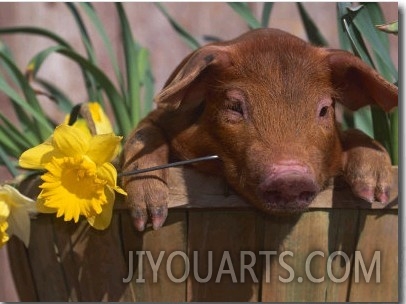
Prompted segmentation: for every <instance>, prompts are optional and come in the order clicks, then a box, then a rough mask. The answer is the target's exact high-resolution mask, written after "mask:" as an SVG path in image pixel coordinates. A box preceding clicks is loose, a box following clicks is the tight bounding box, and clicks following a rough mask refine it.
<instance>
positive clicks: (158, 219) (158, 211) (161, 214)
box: [148, 205, 168, 230]
mask: <svg viewBox="0 0 406 304" xmlns="http://www.w3.org/2000/svg"><path fill="white" fill-rule="evenodd" d="M148 209H149V212H150V216H151V221H152V229H154V230H158V229H159V228H161V227H162V225H163V224H164V222H165V220H166V217H167V216H168V206H166V205H164V206H157V207H156V206H151V207H149V208H148Z"/></svg>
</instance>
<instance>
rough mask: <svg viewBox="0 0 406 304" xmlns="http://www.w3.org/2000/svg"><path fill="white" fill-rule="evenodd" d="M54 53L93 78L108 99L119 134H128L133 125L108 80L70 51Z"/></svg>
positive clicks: (96, 68) (90, 63)
mask: <svg viewBox="0 0 406 304" xmlns="http://www.w3.org/2000/svg"><path fill="white" fill-rule="evenodd" d="M55 52H57V53H59V54H62V55H64V56H66V57H68V58H70V59H71V60H73V61H74V62H76V63H77V64H79V65H80V66H81V67H82V68H83V69H85V70H86V71H87V72H89V73H90V74H91V75H92V76H93V77H94V78H95V80H96V81H97V83H98V85H100V87H101V88H103V90H104V92H105V93H106V95H107V97H108V99H109V102H110V104H111V106H112V109H113V112H114V116H115V117H116V118H117V125H118V127H119V132H120V134H121V135H124V136H126V135H127V134H129V133H130V132H131V130H132V128H133V127H134V125H132V124H131V120H130V116H129V113H128V111H127V109H126V107H125V103H124V99H123V97H122V96H121V95H120V94H119V92H118V91H117V89H116V88H115V87H114V85H113V83H112V82H111V81H110V79H109V78H108V77H107V76H106V75H105V74H104V73H103V72H102V71H101V70H100V69H99V68H98V67H97V66H95V65H94V64H93V63H92V62H90V61H89V60H87V59H86V58H84V57H82V56H81V55H79V54H77V53H76V52H74V51H72V50H69V49H66V48H63V47H60V48H58V49H55Z"/></svg>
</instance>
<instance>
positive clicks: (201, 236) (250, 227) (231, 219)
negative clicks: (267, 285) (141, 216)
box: [187, 211, 263, 302]
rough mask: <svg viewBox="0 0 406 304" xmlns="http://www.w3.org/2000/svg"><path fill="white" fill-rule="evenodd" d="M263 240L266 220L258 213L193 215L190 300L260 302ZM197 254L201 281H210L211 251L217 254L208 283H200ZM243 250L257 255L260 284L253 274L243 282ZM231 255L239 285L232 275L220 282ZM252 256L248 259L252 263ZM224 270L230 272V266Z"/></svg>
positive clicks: (191, 225) (256, 267)
mask: <svg viewBox="0 0 406 304" xmlns="http://www.w3.org/2000/svg"><path fill="white" fill-rule="evenodd" d="M262 237H263V221H262V218H261V216H258V214H257V213H255V212H252V211H248V212H238V211H230V212H221V211H212V212H197V211H193V212H190V214H189V241H188V244H189V249H188V256H189V259H190V261H191V272H190V275H189V280H188V299H187V300H188V301H243V302H246V301H258V300H259V299H260V295H259V293H260V291H259V286H260V283H259V282H260V280H261V263H260V261H261V260H260V258H259V256H258V252H259V249H260V245H261V243H262ZM194 251H197V252H198V260H197V262H198V263H197V265H198V267H197V269H198V275H199V277H200V278H206V277H207V276H208V274H209V272H208V271H209V270H208V268H209V267H208V259H209V255H208V252H209V251H211V252H212V253H213V263H212V267H210V268H211V269H212V276H211V279H210V280H209V281H208V282H207V283H201V282H198V281H197V280H196V277H195V274H194V263H195V261H194V255H193V254H194ZM241 251H250V252H253V253H254V254H255V257H256V263H255V265H254V268H253V270H254V273H255V276H256V278H257V279H258V280H259V282H257V283H255V282H254V281H253V278H252V276H251V274H250V273H249V272H248V271H245V279H244V282H242V278H241V276H240V269H241V265H242V263H243V262H242V259H241V256H240V254H241ZM226 252H229V254H230V257H231V261H232V267H233V269H234V272H235V279H236V281H237V282H236V283H235V282H234V283H233V278H232V276H231V275H230V274H223V275H221V276H220V277H219V278H218V279H219V282H218V283H216V279H217V275H218V273H219V271H220V264H221V260H222V259H226V258H227V257H226V255H227V253H226ZM250 261H251V258H250V257H248V256H247V257H246V258H245V264H249V263H250ZM222 269H224V270H229V269H230V268H229V265H228V263H227V264H226V265H225V267H224V268H222Z"/></svg>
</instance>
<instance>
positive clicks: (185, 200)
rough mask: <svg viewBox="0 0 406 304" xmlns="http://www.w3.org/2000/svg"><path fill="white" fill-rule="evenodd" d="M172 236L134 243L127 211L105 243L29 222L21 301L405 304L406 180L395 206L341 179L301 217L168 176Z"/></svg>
mask: <svg viewBox="0 0 406 304" xmlns="http://www.w3.org/2000/svg"><path fill="white" fill-rule="evenodd" d="M170 176H171V182H170V188H171V195H170V208H171V209H170V210H169V215H168V219H167V221H166V223H165V225H164V227H163V228H161V229H160V230H158V231H153V230H152V229H151V228H147V229H146V231H145V232H142V233H141V232H136V231H135V230H134V229H133V227H132V224H131V219H130V216H129V214H128V212H127V210H125V208H124V207H123V204H122V202H120V200H118V201H117V203H116V207H115V208H116V210H115V213H114V215H113V220H112V223H111V226H110V227H109V228H108V229H107V230H105V231H96V230H94V229H92V228H90V227H89V226H88V224H87V222H86V221H82V222H80V223H79V224H74V223H69V222H63V221H62V220H61V219H57V218H56V217H55V216H54V215H45V214H41V215H38V217H37V219H35V220H32V226H31V240H30V246H29V248H28V249H27V248H25V247H24V245H23V244H22V242H20V241H19V240H18V239H16V238H14V237H13V238H12V239H11V240H10V242H9V244H8V251H9V256H10V263H11V268H12V272H13V276H14V280H15V284H16V286H17V290H18V293H19V296H20V299H21V300H22V301H213V300H216V301H278V302H282V301H289V302H296V301H367V302H369V301H380V302H389V301H391V302H392V301H395V302H396V301H398V207H397V206H398V187H397V185H398V170H397V167H394V168H393V176H394V181H393V191H392V194H391V202H390V203H389V205H387V206H385V207H383V206H382V205H380V204H379V203H373V204H369V203H366V202H363V201H362V200H360V199H357V198H355V197H354V196H353V195H352V194H351V191H350V190H349V188H348V186H347V185H346V184H345V183H344V182H343V181H342V180H341V179H335V180H334V181H332V184H331V186H330V187H329V188H328V189H327V190H325V191H323V192H322V193H320V195H319V196H318V197H317V198H316V199H315V201H314V202H313V203H312V205H311V207H310V208H309V210H308V211H307V212H305V213H303V214H300V215H293V216H286V217H277V216H265V215H264V214H262V213H260V212H257V211H256V210H255V209H253V208H252V207H250V206H249V205H247V204H246V203H244V202H243V201H242V200H241V199H240V198H239V197H238V196H237V195H235V194H234V193H232V192H231V191H230V190H229V189H227V186H226V184H225V183H224V181H223V180H221V179H217V178H208V177H207V176H203V175H200V174H199V173H196V172H194V171H191V170H188V169H174V168H173V169H171V170H170Z"/></svg>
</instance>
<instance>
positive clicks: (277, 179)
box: [259, 164, 319, 212]
mask: <svg viewBox="0 0 406 304" xmlns="http://www.w3.org/2000/svg"><path fill="white" fill-rule="evenodd" d="M259 191H260V195H261V197H262V198H263V200H264V202H265V209H267V210H269V211H278V210H280V211H285V212H286V211H288V212H289V211H299V210H303V209H305V208H307V207H308V205H309V204H310V203H311V201H312V200H313V199H314V197H315V196H316V194H317V193H318V192H319V187H318V186H317V184H316V181H315V177H314V175H313V174H312V173H311V171H310V169H309V168H308V167H307V166H304V165H301V164H275V165H272V166H271V167H270V168H269V169H268V170H267V174H266V177H265V180H264V181H263V182H262V183H261V184H260V186H259Z"/></svg>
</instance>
